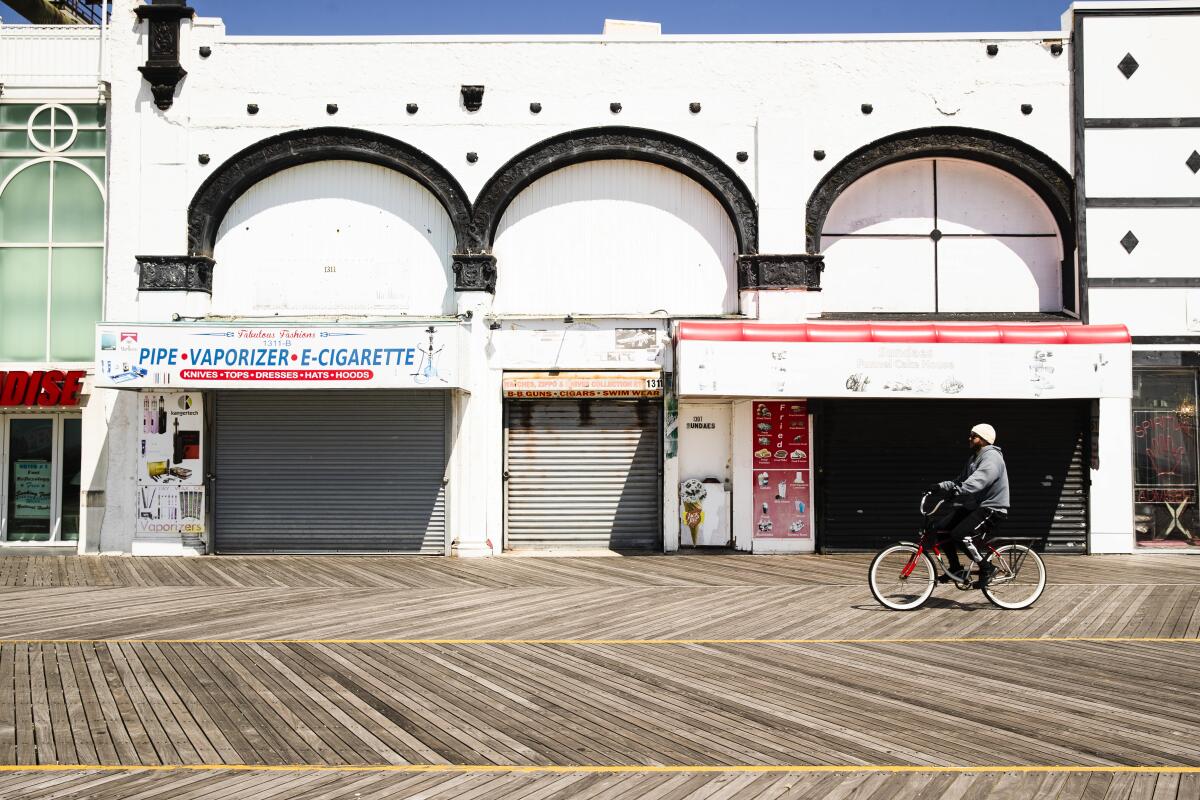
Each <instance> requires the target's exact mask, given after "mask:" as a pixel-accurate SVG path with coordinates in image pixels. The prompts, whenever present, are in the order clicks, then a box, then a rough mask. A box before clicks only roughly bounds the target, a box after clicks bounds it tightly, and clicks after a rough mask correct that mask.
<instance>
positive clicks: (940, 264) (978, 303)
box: [819, 158, 1065, 314]
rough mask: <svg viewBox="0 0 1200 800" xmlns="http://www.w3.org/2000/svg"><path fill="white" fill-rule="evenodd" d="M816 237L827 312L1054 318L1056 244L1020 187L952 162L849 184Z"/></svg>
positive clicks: (994, 173)
mask: <svg viewBox="0 0 1200 800" xmlns="http://www.w3.org/2000/svg"><path fill="white" fill-rule="evenodd" d="M819 238H820V243H821V247H822V249H823V253H824V256H825V272H824V275H823V276H822V280H821V286H822V291H823V305H824V310H825V311H826V312H827V313H839V312H852V313H925V314H947V313H950V314H954V313H961V314H995V313H1058V312H1062V311H1063V309H1064V286H1063V261H1064V255H1065V254H1064V246H1063V237H1062V234H1061V230H1060V228H1059V226H1058V224H1057V221H1056V219H1055V215H1054V214H1053V212H1052V211H1051V209H1050V208H1049V207H1048V206H1047V204H1046V203H1045V202H1044V201H1043V200H1042V198H1041V197H1040V196H1039V195H1038V194H1037V193H1036V192H1035V191H1034V190H1033V189H1032V188H1031V187H1029V186H1028V185H1026V184H1025V183H1023V182H1022V181H1020V180H1018V179H1017V178H1015V177H1013V176H1012V175H1011V174H1009V173H1008V172H1006V171H1004V170H1001V169H999V168H997V167H994V166H991V165H988V164H983V163H979V162H977V161H971V160H965V159H959V158H916V159H911V160H907V161H900V162H897V163H891V164H887V165H885V166H882V167H879V168H877V169H875V170H874V171H871V172H869V173H867V174H866V175H863V176H862V177H860V178H858V179H857V180H855V181H854V182H853V183H852V184H850V185H849V186H847V187H846V188H845V189H844V190H843V191H842V192H841V193H840V194H839V195H838V197H837V199H836V200H835V201H834V202H833V203H832V205H831V207H830V209H829V211H828V214H827V215H826V217H825V219H824V226H823V228H822V229H821V231H820V232H819Z"/></svg>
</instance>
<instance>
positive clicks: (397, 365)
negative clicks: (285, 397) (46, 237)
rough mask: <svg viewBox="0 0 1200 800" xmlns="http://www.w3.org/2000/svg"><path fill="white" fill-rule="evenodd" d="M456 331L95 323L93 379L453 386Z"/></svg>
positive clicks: (108, 382) (446, 327)
mask: <svg viewBox="0 0 1200 800" xmlns="http://www.w3.org/2000/svg"><path fill="white" fill-rule="evenodd" d="M464 338H465V329H464V327H463V326H462V325H459V324H455V323H435V324H432V325H431V324H422V325H406V326H342V325H327V326H316V325H180V324H162V325H141V324H134V325H120V324H101V325H97V326H96V385H97V386H106V387H111V388H117V389H146V388H162V387H175V388H188V389H202V388H213V389H233V388H239V387H240V388H258V389H283V388H286V389H304V388H321V389H335V388H351V389H371V388H423V389H439V388H458V387H461V386H462V385H463V384H462V383H461V381H462V380H463V379H464V378H465V372H466V370H465V369H463V368H462V364H463V359H464V355H463V352H462V351H463V341H464Z"/></svg>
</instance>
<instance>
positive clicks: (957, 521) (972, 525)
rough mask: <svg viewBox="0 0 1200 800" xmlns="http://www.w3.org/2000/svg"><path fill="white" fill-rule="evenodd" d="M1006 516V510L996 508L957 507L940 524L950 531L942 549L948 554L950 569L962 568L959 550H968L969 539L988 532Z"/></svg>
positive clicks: (942, 528) (958, 569)
mask: <svg viewBox="0 0 1200 800" xmlns="http://www.w3.org/2000/svg"><path fill="white" fill-rule="evenodd" d="M1004 516H1005V515H1004V512H1002V511H997V510H996V509H994V508H976V509H974V510H973V511H968V510H967V509H965V508H956V509H955V510H954V513H953V514H951V515H950V516H949V517H948V518H947V519H946V521H945V522H943V523H941V524H939V525H938V530H943V531H948V534H947V536H948V537H949V539H948V541H947V542H946V543H945V547H943V548H942V550H943V552H944V553H945V554H946V560H947V561H948V562H950V569H952V570H954V571H955V572H958V571H960V570H961V569H962V562H960V561H959V559H958V551H959V550H962V551H963V552H964V553H965V552H967V551H966V549H965V547H964V545H965V544H966V540H967V539H970V538H971V537H972V536H982V535H983V534H986V533H988V532H989V531H990V530H991V529H992V527H993V526H994V525H996V524H997V523H999V522H1000V520H1002V519H1004Z"/></svg>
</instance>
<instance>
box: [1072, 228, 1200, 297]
mask: <svg viewBox="0 0 1200 800" xmlns="http://www.w3.org/2000/svg"><path fill="white" fill-rule="evenodd" d="M1087 231H1088V239H1087V244H1088V248H1087V260H1088V278H1186V277H1195V276H1196V275H1198V274H1200V208H1089V209H1088V212H1087ZM1130 231H1132V232H1133V235H1134V236H1136V237H1137V240H1138V243H1137V246H1136V247H1135V248H1134V249H1133V252H1132V253H1130V252H1127V251H1126V250H1125V248H1124V247H1122V246H1121V239H1123V238H1124V237H1125V234H1126V233H1128V232H1130ZM1093 291H1095V290H1093ZM1105 291H1107V290H1105Z"/></svg>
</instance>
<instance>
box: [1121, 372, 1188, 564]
mask: <svg viewBox="0 0 1200 800" xmlns="http://www.w3.org/2000/svg"><path fill="white" fill-rule="evenodd" d="M1196 422H1197V418H1196V372H1195V371H1194V370H1178V371H1165V370H1135V371H1134V375H1133V453H1134V479H1133V480H1134V489H1133V492H1134V497H1133V500H1134V515H1135V518H1134V529H1135V531H1136V534H1137V543H1138V545H1140V546H1142V547H1181V546H1187V545H1200V540H1198V538H1197V537H1198V535H1200V531H1198V530H1197V528H1198V524H1200V516H1198V515H1197V509H1196V489H1197V463H1196V462H1197V447H1196Z"/></svg>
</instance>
